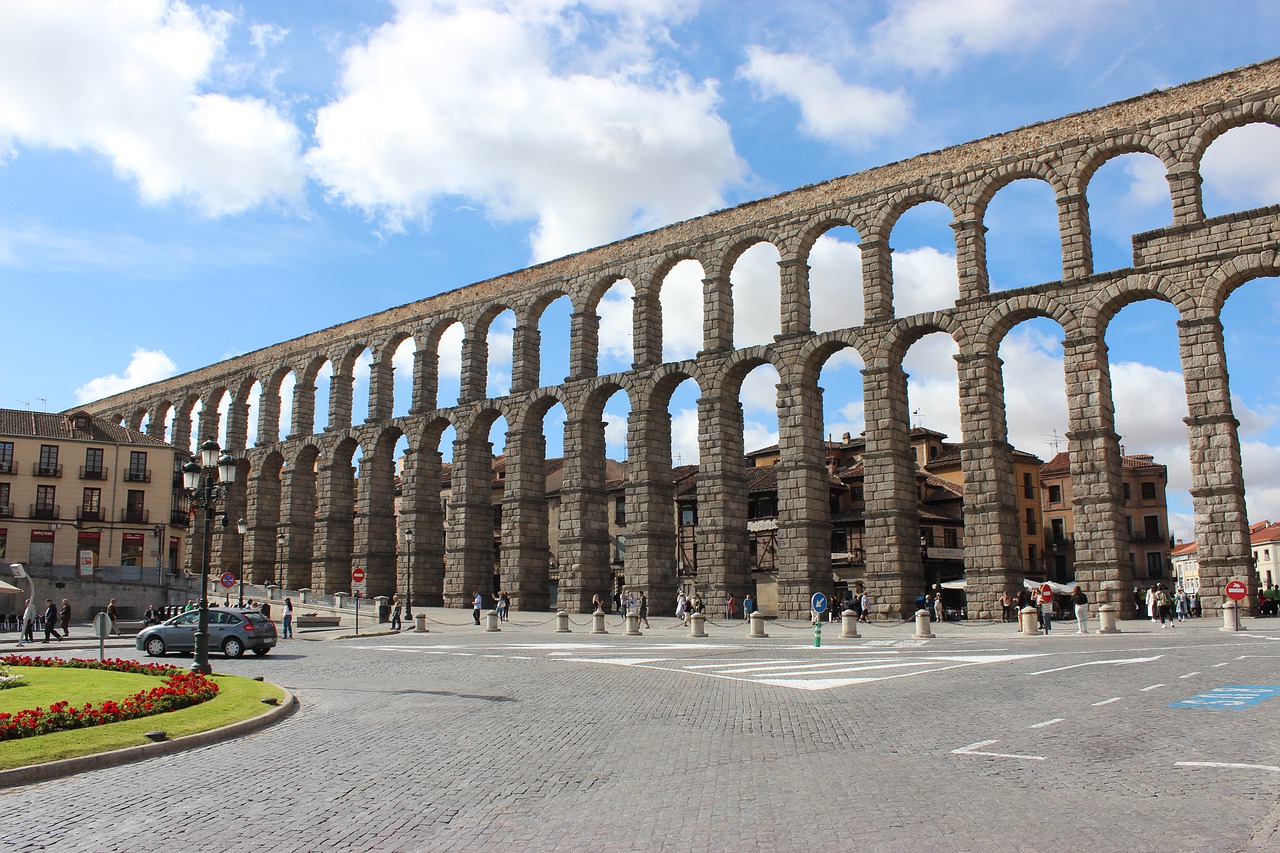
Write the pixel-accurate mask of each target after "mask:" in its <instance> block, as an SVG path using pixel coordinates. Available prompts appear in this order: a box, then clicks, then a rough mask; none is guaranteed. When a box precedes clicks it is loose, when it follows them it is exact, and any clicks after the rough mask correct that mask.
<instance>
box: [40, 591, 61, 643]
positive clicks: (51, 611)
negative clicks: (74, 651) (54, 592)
mask: <svg viewBox="0 0 1280 853" xmlns="http://www.w3.org/2000/svg"><path fill="white" fill-rule="evenodd" d="M51 636H52V637H53V638H54V639H55V640H61V639H62V635H61V634H59V633H58V605H56V604H54V603H53V599H52V598H46V599H45V600H44V642H46V643H47V642H49V637H51Z"/></svg>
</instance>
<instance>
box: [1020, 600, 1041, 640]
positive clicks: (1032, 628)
mask: <svg viewBox="0 0 1280 853" xmlns="http://www.w3.org/2000/svg"><path fill="white" fill-rule="evenodd" d="M1018 633H1019V634H1021V635H1022V636H1024V637H1034V636H1036V635H1038V634H1039V633H1040V612H1039V611H1038V610H1036V609H1035V608H1034V607H1024V608H1022V610H1020V611H1019V612H1018Z"/></svg>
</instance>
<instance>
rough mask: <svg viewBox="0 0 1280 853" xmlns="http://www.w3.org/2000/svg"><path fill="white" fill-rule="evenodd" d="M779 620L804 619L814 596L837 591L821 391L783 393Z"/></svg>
mask: <svg viewBox="0 0 1280 853" xmlns="http://www.w3.org/2000/svg"><path fill="white" fill-rule="evenodd" d="M778 448H779V451H780V460H779V462H778V464H777V476H778V615H779V616H788V617H792V618H800V617H803V616H805V615H806V614H807V613H808V612H809V606H810V600H811V598H812V596H813V593H815V592H821V593H825V594H826V595H827V596H828V597H830V596H831V595H832V593H833V592H834V591H835V585H834V583H833V579H832V576H831V476H830V473H829V472H828V470H827V467H826V465H825V462H826V458H827V444H826V439H825V438H824V437H823V433H822V390H821V389H820V388H818V387H817V386H816V385H812V384H807V383H790V384H787V385H783V386H782V387H780V388H779V389H778Z"/></svg>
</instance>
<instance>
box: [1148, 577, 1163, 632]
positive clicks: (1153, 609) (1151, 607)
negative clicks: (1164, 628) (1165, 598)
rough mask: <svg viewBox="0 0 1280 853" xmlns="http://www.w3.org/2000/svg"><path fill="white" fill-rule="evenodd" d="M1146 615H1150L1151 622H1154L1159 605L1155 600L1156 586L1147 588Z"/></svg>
mask: <svg viewBox="0 0 1280 853" xmlns="http://www.w3.org/2000/svg"><path fill="white" fill-rule="evenodd" d="M1146 602H1147V616H1148V617H1150V619H1151V622H1152V624H1155V621H1156V614H1157V613H1159V612H1160V605H1159V604H1158V603H1157V602H1156V588H1155V587H1154V586H1153V587H1148V588H1147V599H1146Z"/></svg>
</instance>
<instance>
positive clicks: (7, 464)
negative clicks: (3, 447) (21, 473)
mask: <svg viewBox="0 0 1280 853" xmlns="http://www.w3.org/2000/svg"><path fill="white" fill-rule="evenodd" d="M16 473H18V463H17V462H14V461H13V460H12V459H0V474H16Z"/></svg>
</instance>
